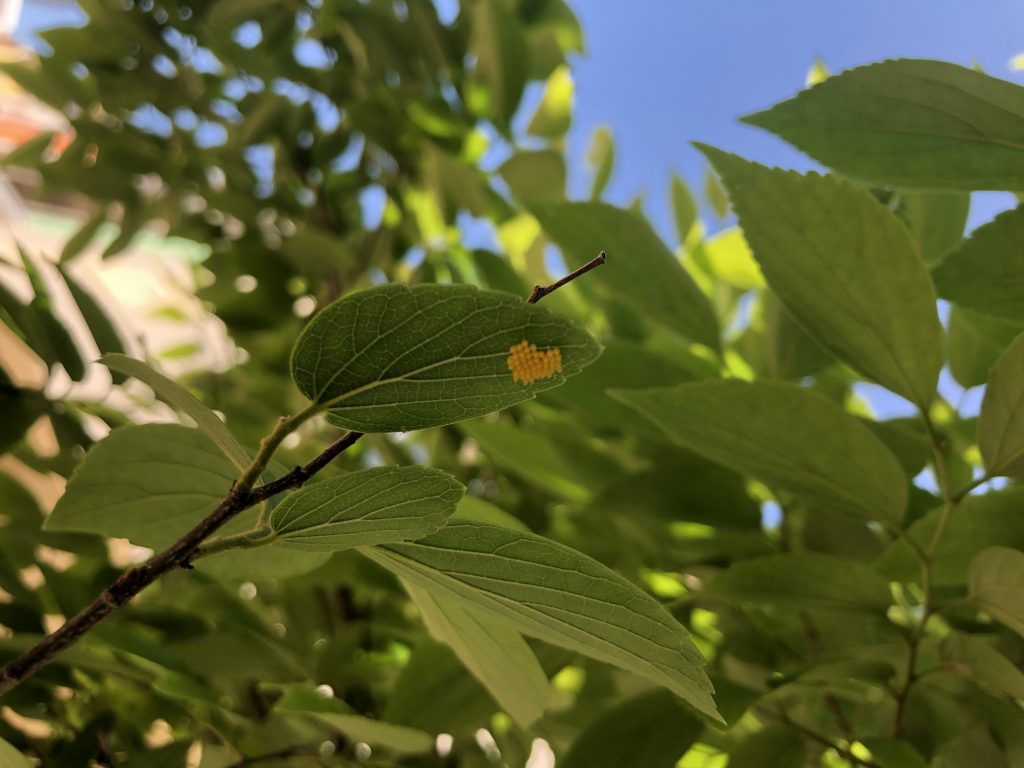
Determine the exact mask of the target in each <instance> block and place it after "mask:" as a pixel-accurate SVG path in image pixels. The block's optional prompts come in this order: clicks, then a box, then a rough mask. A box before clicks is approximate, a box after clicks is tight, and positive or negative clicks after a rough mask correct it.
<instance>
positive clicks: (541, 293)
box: [526, 251, 608, 304]
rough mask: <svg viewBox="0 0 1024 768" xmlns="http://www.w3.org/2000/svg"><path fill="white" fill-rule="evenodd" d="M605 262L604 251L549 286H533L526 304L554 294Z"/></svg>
mask: <svg viewBox="0 0 1024 768" xmlns="http://www.w3.org/2000/svg"><path fill="white" fill-rule="evenodd" d="M607 260H608V255H607V254H606V253H605V252H604V251H601V252H600V253H599V254H597V256H595V257H594V258H592V259H591V260H590V261H588V262H587V263H586V264H584V265H583V266H582V267H580V268H579V269H577V270H575V271H573V272H570V273H569V274H568V275H566V276H565V277H563V278H562V279H561V280H556V281H555V282H553V283H552V284H551V285H535V286H533V291H532V292H531V293H530V298H528V299H527V300H526V302H527V303H528V304H536V303H537V302H538V301H540V300H541V299H543V298H544V297H545V296H547V295H548V294H549V293H554V292H555V291H557V290H558V289H559V288H561V287H562V286H563V285H568V284H569V283H571V282H572V281H573V280H575V279H576V278H577V277H579V276H580V275H585V274H587V272H589V271H590V270H592V269H594V268H595V267H600V266H601V265H602V264H604V263H605V262H606V261H607Z"/></svg>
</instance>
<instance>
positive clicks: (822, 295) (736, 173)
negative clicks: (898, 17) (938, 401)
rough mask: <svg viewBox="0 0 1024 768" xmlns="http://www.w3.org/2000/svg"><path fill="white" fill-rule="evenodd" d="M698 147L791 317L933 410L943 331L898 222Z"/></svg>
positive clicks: (847, 194)
mask: <svg viewBox="0 0 1024 768" xmlns="http://www.w3.org/2000/svg"><path fill="white" fill-rule="evenodd" d="M828 82H831V80H829V81H828ZM819 87H821V86H819ZM698 146H700V148H701V149H702V151H703V152H704V154H705V155H707V156H708V158H709V159H710V160H711V162H712V163H713V164H714V166H715V168H716V169H717V170H718V172H719V173H721V174H722V178H723V180H724V181H725V184H726V186H727V187H728V189H729V194H730V197H731V199H732V202H733V206H734V207H735V208H736V212H737V214H738V216H739V220H740V226H741V227H743V234H744V235H745V236H746V239H747V242H748V243H750V247H751V248H752V249H753V252H754V257H755V258H756V259H757V261H758V263H759V264H760V265H761V269H762V271H763V272H764V276H765V279H766V280H767V281H768V284H769V285H770V286H771V287H772V290H773V291H774V292H775V293H776V295H777V296H778V297H779V299H781V301H782V303H783V304H785V305H786V308H787V309H788V310H789V311H790V312H791V313H792V314H793V316H794V317H795V318H796V319H797V320H798V321H799V322H800V323H801V324H802V325H803V326H804V327H805V328H806V329H807V330H808V332H810V333H811V334H812V335H814V336H815V337H816V338H817V339H818V341H819V342H821V344H822V345H824V346H825V347H827V348H828V349H830V350H831V351H832V352H833V353H835V354H836V356H838V357H840V358H841V359H843V360H845V361H846V362H848V363H850V364H851V365H852V366H853V367H854V368H856V369H857V370H859V371H861V372H862V373H864V374H866V375H868V376H870V377H871V378H873V379H875V380H876V381H877V382H878V383H880V384H882V385H883V386H885V387H888V388H889V389H891V390H892V391H893V392H896V393H898V394H900V395H903V396H904V397H906V398H907V399H909V400H910V401H911V402H913V403H915V404H917V405H919V406H922V407H927V405H928V404H929V403H930V402H931V399H932V396H933V395H934V394H935V385H936V381H937V379H938V375H939V369H940V368H941V367H942V363H943V358H944V354H943V337H942V326H941V325H940V324H939V318H938V314H937V312H936V308H935V292H934V290H933V288H932V284H931V281H930V280H929V279H928V273H927V272H926V271H925V269H924V265H923V264H922V262H921V259H920V257H918V255H917V253H916V252H915V250H914V244H913V242H912V241H911V239H910V235H909V234H908V233H907V230H906V228H904V226H903V225H902V224H901V223H900V221H899V219H897V218H896V216H895V215H894V214H893V213H892V212H891V211H889V210H887V209H886V208H885V207H884V206H882V205H881V203H879V202H878V201H877V200H875V199H874V198H873V197H872V196H871V195H870V194H869V193H868V192H867V191H865V190H863V189H859V188H858V187H855V186H853V185H852V184H850V183H849V182H846V181H843V180H842V179H839V178H835V177H831V176H825V177H822V176H818V175H817V174H809V175H807V176H801V175H800V174H798V173H794V172H792V171H782V170H778V169H773V168H766V167H765V166H763V165H758V164H757V163H751V162H749V161H747V160H744V159H742V158H740V157H737V156H736V155H730V154H728V153H726V152H722V151H720V150H717V149H714V148H712V147H707V146H701V145H698Z"/></svg>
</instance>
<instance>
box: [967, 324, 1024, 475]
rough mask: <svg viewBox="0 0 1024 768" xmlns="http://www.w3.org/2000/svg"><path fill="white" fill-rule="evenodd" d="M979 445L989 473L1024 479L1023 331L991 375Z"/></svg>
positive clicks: (981, 416)
mask: <svg viewBox="0 0 1024 768" xmlns="http://www.w3.org/2000/svg"><path fill="white" fill-rule="evenodd" d="M978 447H979V448H980V449H981V455H982V458H983V459H984V460H985V468H986V469H987V470H988V474H989V475H993V476H995V475H1007V476H1010V477H1018V478H1024V333H1021V334H1020V335H1018V336H1017V338H1016V339H1014V341H1013V342H1012V343H1011V344H1010V346H1009V347H1007V348H1006V351H1005V352H1003V354H1002V356H1001V357H1000V358H999V361H998V362H997V363H996V365H995V367H994V368H993V369H992V373H991V374H990V375H989V380H988V386H987V387H986V388H985V399H984V400H983V401H982V403H981V415H980V417H979V418H978Z"/></svg>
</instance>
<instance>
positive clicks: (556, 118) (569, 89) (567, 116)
mask: <svg viewBox="0 0 1024 768" xmlns="http://www.w3.org/2000/svg"><path fill="white" fill-rule="evenodd" d="M574 92H575V84H574V83H573V80H572V74H571V73H570V71H569V68H568V67H567V66H565V65H562V66H560V67H558V68H557V69H556V70H555V71H554V72H552V73H551V76H550V77H548V80H547V82H546V83H545V84H544V95H543V96H542V97H541V101H540V104H539V105H538V106H537V111H536V112H534V113H533V117H532V118H531V120H530V125H529V127H527V129H526V131H527V133H530V134H533V135H534V136H540V137H541V138H545V139H557V138H559V137H560V136H564V135H565V134H566V133H567V132H568V131H569V127H570V126H571V125H572V103H573V94H574Z"/></svg>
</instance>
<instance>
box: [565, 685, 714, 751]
mask: <svg viewBox="0 0 1024 768" xmlns="http://www.w3.org/2000/svg"><path fill="white" fill-rule="evenodd" d="M703 730H704V724H703V723H702V722H701V721H700V720H699V719H697V718H696V717H694V716H693V715H692V714H691V713H690V711H689V710H688V709H686V707H684V706H683V705H682V703H681V702H680V701H679V700H678V699H677V698H675V697H674V696H673V695H672V694H670V693H669V692H668V691H661V690H658V691H649V692H647V693H642V694H640V695H639V696H636V697H634V698H632V699H628V700H627V701H624V702H622V703H620V704H618V705H616V706H615V707H612V708H611V709H609V710H607V711H606V712H604V713H603V714H602V715H600V716H599V717H597V718H596V719H594V720H593V721H592V722H591V723H590V725H588V726H587V727H586V728H585V729H584V730H583V731H582V732H581V733H580V735H579V736H577V737H576V740H575V741H574V742H573V743H572V746H571V747H570V748H569V751H568V753H567V754H566V755H565V757H564V758H561V759H559V761H558V765H559V766H565V768H619V767H620V766H625V765H636V766H641V765H642V766H644V768H673V767H674V766H675V764H676V763H677V762H678V761H679V758H680V757H682V756H683V753H684V752H686V750H687V749H688V748H689V747H690V745H691V744H693V743H694V742H695V741H696V740H697V739H698V737H699V736H700V734H701V732H702V731H703Z"/></svg>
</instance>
